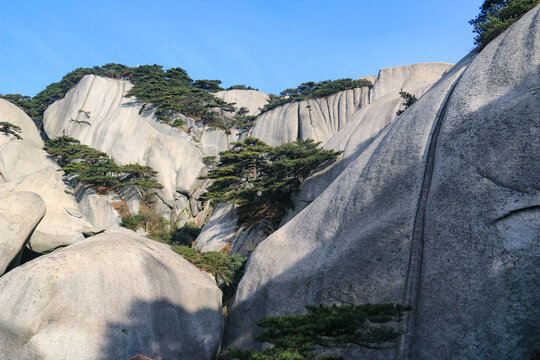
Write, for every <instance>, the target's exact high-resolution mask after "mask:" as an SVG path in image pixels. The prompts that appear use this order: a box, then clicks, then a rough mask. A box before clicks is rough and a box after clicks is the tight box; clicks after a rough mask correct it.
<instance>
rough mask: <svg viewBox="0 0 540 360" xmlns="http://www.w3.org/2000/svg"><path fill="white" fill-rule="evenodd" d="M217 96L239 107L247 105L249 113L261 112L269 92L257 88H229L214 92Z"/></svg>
mask: <svg viewBox="0 0 540 360" xmlns="http://www.w3.org/2000/svg"><path fill="white" fill-rule="evenodd" d="M214 95H215V96H216V97H218V98H220V99H222V100H224V101H226V102H229V103H235V105H234V106H235V107H236V108H237V109H239V108H241V107H245V108H247V109H248V110H249V113H248V114H249V115H257V114H259V108H262V107H263V106H264V105H266V103H267V102H268V98H269V96H268V94H265V93H262V92H260V91H257V90H227V91H218V92H217V93H215V94H214Z"/></svg>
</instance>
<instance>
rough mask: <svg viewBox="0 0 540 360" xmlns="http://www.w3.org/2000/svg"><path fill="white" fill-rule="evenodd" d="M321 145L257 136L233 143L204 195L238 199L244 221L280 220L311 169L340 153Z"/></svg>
mask: <svg viewBox="0 0 540 360" xmlns="http://www.w3.org/2000/svg"><path fill="white" fill-rule="evenodd" d="M319 145H320V143H316V142H314V141H313V140H298V141H296V142H294V143H288V144H283V145H280V146H277V147H271V146H268V145H267V144H265V143H264V142H262V141H261V140H258V139H255V138H247V139H245V140H244V141H242V142H236V143H233V148H232V149H231V150H228V151H223V152H221V153H220V162H219V165H218V167H217V168H216V169H214V170H211V171H210V172H209V175H208V178H210V179H213V180H214V183H213V184H212V185H211V186H209V187H208V192H207V193H205V194H204V195H203V196H202V198H203V199H204V200H213V201H214V202H225V201H233V202H235V203H237V204H238V205H240V208H239V215H240V219H239V221H241V222H242V221H255V222H257V221H260V220H262V219H269V220H279V218H280V216H282V215H283V213H284V211H285V210H286V208H287V206H288V203H289V200H290V194H291V193H293V192H294V191H295V190H296V189H297V188H298V186H300V184H301V183H302V181H303V180H304V179H305V178H306V177H307V176H308V175H309V174H310V173H311V171H313V170H314V169H315V168H317V167H318V166H319V165H321V164H323V163H325V162H327V161H332V160H334V159H335V158H336V157H337V155H339V154H340V152H335V151H333V150H324V149H321V148H320V147H319Z"/></svg>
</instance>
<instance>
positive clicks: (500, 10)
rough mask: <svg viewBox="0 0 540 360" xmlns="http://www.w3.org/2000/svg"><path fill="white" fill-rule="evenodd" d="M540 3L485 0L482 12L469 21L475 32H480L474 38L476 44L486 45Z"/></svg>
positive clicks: (529, 0) (530, 0)
mask: <svg viewBox="0 0 540 360" xmlns="http://www.w3.org/2000/svg"><path fill="white" fill-rule="evenodd" d="M539 3H540V0H485V1H484V3H483V4H482V6H481V7H480V14H479V15H478V16H477V17H476V18H475V19H472V20H470V21H469V23H470V24H471V25H473V27H474V30H473V32H474V33H477V34H478V35H477V36H476V37H475V38H474V42H475V44H477V45H480V47H484V46H486V45H487V44H488V43H489V42H490V41H491V40H493V39H495V38H496V37H497V36H498V35H499V34H501V33H502V32H503V31H504V30H506V29H507V28H508V27H509V26H510V25H512V24H513V23H514V22H515V21H516V20H517V19H519V18H520V17H521V16H523V15H524V14H525V13H527V12H528V11H529V10H531V9H532V8H534V7H535V6H536V5H538V4H539Z"/></svg>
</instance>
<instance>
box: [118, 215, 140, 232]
mask: <svg viewBox="0 0 540 360" xmlns="http://www.w3.org/2000/svg"><path fill="white" fill-rule="evenodd" d="M120 226H123V227H125V228H128V229H130V230H133V231H137V229H138V228H139V227H140V226H139V221H138V219H137V215H131V214H127V215H125V216H123V217H122V221H121V222H120Z"/></svg>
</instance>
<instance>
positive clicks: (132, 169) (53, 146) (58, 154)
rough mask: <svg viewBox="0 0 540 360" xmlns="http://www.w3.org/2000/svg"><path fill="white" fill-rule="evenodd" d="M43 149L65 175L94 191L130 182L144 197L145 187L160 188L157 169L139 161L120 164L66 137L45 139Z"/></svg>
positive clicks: (128, 184)
mask: <svg viewBox="0 0 540 360" xmlns="http://www.w3.org/2000/svg"><path fill="white" fill-rule="evenodd" d="M44 150H45V151H47V153H48V154H49V155H50V156H51V157H52V158H53V159H54V160H55V161H56V162H57V163H58V164H59V165H60V166H61V167H62V170H63V171H64V172H65V174H66V175H70V174H71V175H75V176H76V177H77V178H78V180H79V181H81V182H83V183H85V184H87V185H89V186H92V187H95V188H97V189H98V191H108V190H116V191H118V190H119V189H120V188H122V187H125V186H130V185H133V186H135V187H136V188H137V189H138V190H139V192H140V193H141V197H143V198H144V197H145V196H146V195H148V191H149V190H151V189H158V188H161V187H162V185H161V184H159V183H158V182H157V181H156V180H155V175H156V174H157V171H155V170H154V169H152V168H151V167H149V166H143V165H139V164H127V165H123V166H120V165H118V164H116V163H115V162H114V160H113V159H111V158H110V157H109V155H107V154H106V153H104V152H102V151H99V150H96V149H93V148H91V147H89V146H87V145H83V144H81V143H80V142H79V140H77V139H74V138H71V137H68V136H60V137H57V138H55V139H51V140H47V141H46V142H45V148H44Z"/></svg>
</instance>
